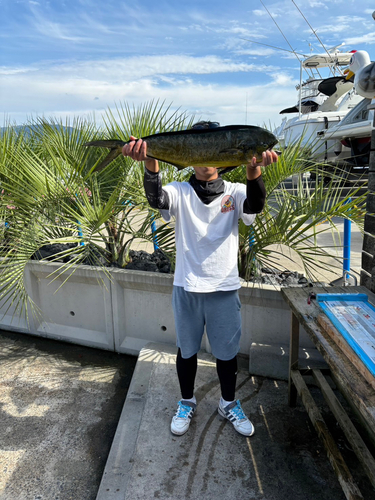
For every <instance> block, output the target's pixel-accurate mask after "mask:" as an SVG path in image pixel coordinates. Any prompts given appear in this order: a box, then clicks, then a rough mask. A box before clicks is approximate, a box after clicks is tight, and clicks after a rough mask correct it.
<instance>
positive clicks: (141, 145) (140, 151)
mask: <svg viewBox="0 0 375 500" xmlns="http://www.w3.org/2000/svg"><path fill="white" fill-rule="evenodd" d="M122 154H123V155H124V156H130V158H133V160H135V161H146V160H147V159H148V158H147V143H146V142H145V141H142V139H137V138H136V137H134V136H132V135H131V136H130V142H128V143H127V144H125V146H124V147H123V148H122Z"/></svg>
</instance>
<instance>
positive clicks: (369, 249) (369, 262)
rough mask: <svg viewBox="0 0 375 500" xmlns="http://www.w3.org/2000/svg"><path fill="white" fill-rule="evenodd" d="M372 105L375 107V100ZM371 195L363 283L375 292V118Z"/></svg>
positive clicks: (370, 172) (371, 155)
mask: <svg viewBox="0 0 375 500" xmlns="http://www.w3.org/2000/svg"><path fill="white" fill-rule="evenodd" d="M371 107H372V108H374V109H375V103H374V101H373V102H372V104H371ZM368 181H369V191H370V192H369V195H368V198H367V205H366V212H367V213H366V217H365V235H364V239H363V249H362V271H361V285H364V286H366V287H367V288H368V289H369V290H371V291H372V292H375V118H374V123H373V130H372V137H371V153H370V164H369V173H368Z"/></svg>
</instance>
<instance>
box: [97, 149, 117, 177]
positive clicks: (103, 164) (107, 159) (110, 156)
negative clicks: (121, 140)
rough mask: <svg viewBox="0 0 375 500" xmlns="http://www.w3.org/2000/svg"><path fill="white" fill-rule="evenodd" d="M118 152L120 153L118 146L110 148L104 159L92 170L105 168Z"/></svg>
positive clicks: (98, 170)
mask: <svg viewBox="0 0 375 500" xmlns="http://www.w3.org/2000/svg"><path fill="white" fill-rule="evenodd" d="M120 154H121V148H120V147H116V148H112V149H111V151H110V152H109V153H108V154H107V156H106V157H105V158H104V160H103V161H102V162H101V163H99V165H98V166H97V167H95V168H94V170H93V171H94V172H100V171H101V170H103V168H105V167H106V166H107V165H109V164H110V163H111V161H113V160H114V159H115V158H117V157H118V156H119V155H120Z"/></svg>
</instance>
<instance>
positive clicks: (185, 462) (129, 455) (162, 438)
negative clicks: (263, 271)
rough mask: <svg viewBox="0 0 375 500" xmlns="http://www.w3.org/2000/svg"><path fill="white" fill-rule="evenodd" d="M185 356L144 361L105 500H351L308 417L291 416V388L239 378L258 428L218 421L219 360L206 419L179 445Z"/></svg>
mask: <svg viewBox="0 0 375 500" xmlns="http://www.w3.org/2000/svg"><path fill="white" fill-rule="evenodd" d="M175 351H176V350H175V349H171V348H170V347H168V346H165V345H162V344H149V345H148V346H147V347H145V348H144V349H143V350H142V351H141V353H140V356H139V358H138V362H137V366H136V369H135V372H134V376H133V379H132V382H131V386H130V388H129V392H128V395H127V398H126V402H125V405H124V409H123V412H122V415H121V418H120V421H119V425H118V428H117V432H116V435H115V438H114V442H113V445H112V448H111V452H110V455H109V458H108V461H107V465H106V468H105V472H104V475H103V479H102V482H101V486H100V489H99V493H98V496H97V500H148V499H155V498H161V499H173V500H179V499H183V500H188V499H194V500H195V499H198V498H199V499H202V500H216V499H218V498H220V499H223V500H224V499H228V500H229V499H230V500H232V499H239V500H240V499H247V500H248V499H259V500H260V499H266V500H282V499H285V500H327V499H329V500H343V499H344V498H345V497H344V494H343V492H342V490H341V487H340V486H339V483H338V481H337V479H336V476H335V474H334V472H333V469H332V468H331V466H330V463H329V461H328V459H327V457H326V453H325V450H324V448H323V446H322V444H321V442H320V441H319V439H318V437H317V434H316V432H315V430H314V428H313V427H312V425H311V423H310V420H309V418H308V415H307V413H306V411H305V409H304V407H303V406H302V405H301V403H300V402H299V404H298V406H297V408H294V409H292V408H289V406H288V403H287V393H288V390H287V383H286V382H280V381H277V380H271V379H267V378H263V377H253V376H251V375H249V373H248V371H247V370H246V368H245V369H241V370H240V371H239V374H238V385H237V396H238V397H239V398H240V399H241V401H242V406H243V408H244V410H245V412H246V413H247V415H248V416H249V418H250V419H251V420H252V422H253V424H254V425H255V434H254V435H253V436H252V437H250V438H246V437H244V436H241V435H239V434H237V433H236V431H235V430H234V428H233V427H232V424H231V423H230V422H228V421H227V420H225V419H223V418H222V417H220V416H219V415H218V413H217V404H218V401H219V398H220V389H219V384H218V380H217V375H216V368H215V363H214V359H213V357H212V356H211V355H209V354H203V353H200V355H199V365H198V374H197V383H196V397H197V401H198V407H197V411H196V413H195V415H194V417H193V419H192V423H191V426H190V428H189V431H188V432H187V433H186V434H185V435H183V436H174V435H172V434H171V432H170V421H171V418H172V417H173V414H174V412H175V409H176V402H177V400H178V398H179V389H178V383H177V377H176V374H175ZM323 413H326V412H325V411H324V409H323ZM328 419H329V416H328ZM333 432H334V433H335V438H336V440H337V442H338V443H339V446H340V448H341V451H342V453H343V454H344V455H345V459H346V460H347V461H348V464H349V466H350V467H351V469H352V473H353V475H355V478H356V480H357V481H358V483H359V484H360V485H361V488H362V491H363V494H364V498H366V499H371V498H375V491H374V490H373V488H372V487H371V485H370V484H369V481H368V480H367V479H366V477H365V476H364V474H363V472H362V470H361V467H360V466H359V465H358V462H357V460H356V458H355V457H354V455H353V453H352V452H351V451H349V450H348V449H346V448H345V444H344V441H343V440H342V437H340V435H339V434H338V429H337V426H335V425H334V424H333Z"/></svg>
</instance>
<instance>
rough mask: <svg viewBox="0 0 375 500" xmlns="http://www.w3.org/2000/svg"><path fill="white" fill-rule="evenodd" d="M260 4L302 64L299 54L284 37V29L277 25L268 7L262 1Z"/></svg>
mask: <svg viewBox="0 0 375 500" xmlns="http://www.w3.org/2000/svg"><path fill="white" fill-rule="evenodd" d="M260 3H261V4H262V5H263V7H264V8H265V9H266V11H267V13H268V15H269V16H270V18H271V19H272V21H273V22H274V23H275V24H276V27H277V29H278V30H279V31H280V33H281V34H282V35H283V37H284V40H285V41H286V43H287V44H288V45H289V47H290V48H291V49H292V50H291V51H290V52H292V53H293V54H294V55H295V56H296V58H297V59H298V61H299V62H300V63H301V59H300V58H299V57H298V54H297V52H296V51H295V50H294V49H293V47H292V46H291V45H290V43H289V40H288V39H287V37H286V36H285V35H284V33H283V32H282V29H281V28H280V26H279V25H278V24H277V22H276V21H275V19H274V18H273V16H272V14H271V12H270V11H269V10H268V9H267V7H266V6H265V5H264V3H263V2H262V0H260Z"/></svg>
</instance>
